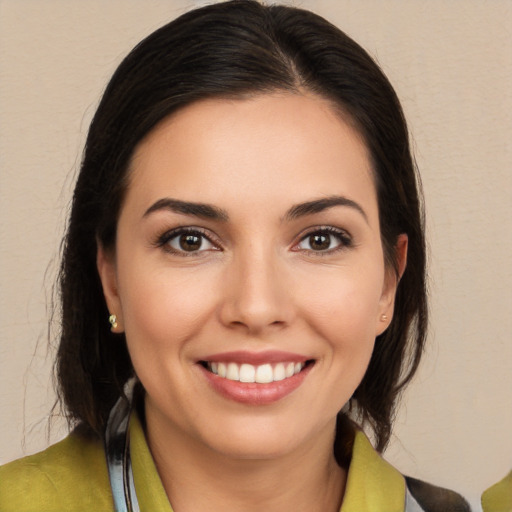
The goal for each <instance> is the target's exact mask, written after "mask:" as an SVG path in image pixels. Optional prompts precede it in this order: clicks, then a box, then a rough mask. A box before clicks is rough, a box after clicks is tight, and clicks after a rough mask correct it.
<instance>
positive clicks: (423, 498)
mask: <svg viewBox="0 0 512 512" xmlns="http://www.w3.org/2000/svg"><path fill="white" fill-rule="evenodd" d="M405 483H406V487H407V491H406V509H405V510H406V512H409V511H410V512H471V508H470V507H469V504H468V502H467V501H466V500H465V499H464V498H463V497H462V496H461V495H460V494H457V493H456V492H454V491H450V490H449V489H444V488H442V487H437V486H435V485H432V484H429V483H426V482H423V481H421V480H416V479H415V478H411V477H408V476H406V477H405Z"/></svg>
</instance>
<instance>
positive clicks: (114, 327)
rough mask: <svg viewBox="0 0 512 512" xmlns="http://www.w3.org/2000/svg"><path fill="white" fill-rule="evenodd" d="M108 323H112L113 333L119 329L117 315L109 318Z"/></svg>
mask: <svg viewBox="0 0 512 512" xmlns="http://www.w3.org/2000/svg"><path fill="white" fill-rule="evenodd" d="M108 321H109V322H110V325H111V328H110V330H111V331H113V330H114V329H117V316H116V315H110V316H109V317H108Z"/></svg>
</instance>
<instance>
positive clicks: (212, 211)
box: [143, 196, 368, 222]
mask: <svg viewBox="0 0 512 512" xmlns="http://www.w3.org/2000/svg"><path fill="white" fill-rule="evenodd" d="M335 206H346V207H349V208H353V209H354V210H356V211H357V212H359V213H360V214H361V215H362V216H363V218H364V219H365V221H366V222H368V217H367V215H366V212H365V211H364V209H363V208H362V207H361V205H359V204H358V203H356V202H355V201H353V200H352V199H348V198H347V197H344V196H329V197H325V198H322V199H314V200H312V201H307V202H305V203H299V204H296V205H294V206H292V207H291V208H290V209H289V210H288V211H287V212H286V215H285V216H284V219H285V220H288V221H290V220H294V219H298V218H300V217H304V216H306V215H313V214H315V213H320V212H323V211H325V210H327V209H329V208H334V207H335ZM160 210H170V211H172V212H175V213H181V214H184V215H193V216H194V217H200V218H203V219H210V220H218V221H222V222H227V221H228V220H229V215H228V213H227V212H226V210H223V209H222V208H219V207H217V206H213V205H211V204H206V203H194V202H190V201H181V200H179V199H172V198H170V197H165V198H163V199H159V200H158V201H156V203H154V204H153V205H151V206H150V207H149V208H148V209H147V210H146V211H145V212H144V215H143V217H147V216H148V215H150V214H151V213H154V212H157V211H160Z"/></svg>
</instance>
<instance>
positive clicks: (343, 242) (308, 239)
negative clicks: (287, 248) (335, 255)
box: [296, 227, 352, 253]
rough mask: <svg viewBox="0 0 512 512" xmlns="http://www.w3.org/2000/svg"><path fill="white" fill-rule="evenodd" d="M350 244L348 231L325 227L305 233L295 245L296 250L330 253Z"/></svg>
mask: <svg viewBox="0 0 512 512" xmlns="http://www.w3.org/2000/svg"><path fill="white" fill-rule="evenodd" d="M351 245H352V239H351V237H350V235H349V234H348V233H346V232H345V231H342V230H340V229H338V228H334V227H326V228H322V229H319V230H318V231H313V232H310V233H309V234H307V235H306V236H305V237H304V238H303V239H302V240H301V241H300V242H299V244H298V245H297V246H296V248H297V249H298V250H301V251H308V252H317V253H331V252H335V251H336V250H337V249H343V248H346V247H350V246H351Z"/></svg>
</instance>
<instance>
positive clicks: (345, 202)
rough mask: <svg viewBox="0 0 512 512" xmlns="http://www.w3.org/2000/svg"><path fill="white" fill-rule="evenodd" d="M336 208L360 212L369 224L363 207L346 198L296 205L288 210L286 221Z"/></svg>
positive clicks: (327, 198) (330, 197) (334, 197)
mask: <svg viewBox="0 0 512 512" xmlns="http://www.w3.org/2000/svg"><path fill="white" fill-rule="evenodd" d="M335 206H347V207H349V208H353V209H354V210H356V211H357V212H359V213H360V214H361V215H362V216H363V217H364V220H365V221H366V222H367V223H368V216H367V215H366V212H365V211H364V209H363V207H362V206H361V205H360V204H358V203H356V202H355V201H353V200H352V199H349V198H348V197H344V196H329V197H325V198H322V199H315V200H313V201H308V202H306V203H300V204H296V205H294V206H292V207H291V208H290V209H289V210H288V212H287V213H286V216H285V219H286V220H294V219H297V218H299V217H304V216H305V215H313V214H315V213H320V212H323V211H324V210H327V209H329V208H333V207H335Z"/></svg>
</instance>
